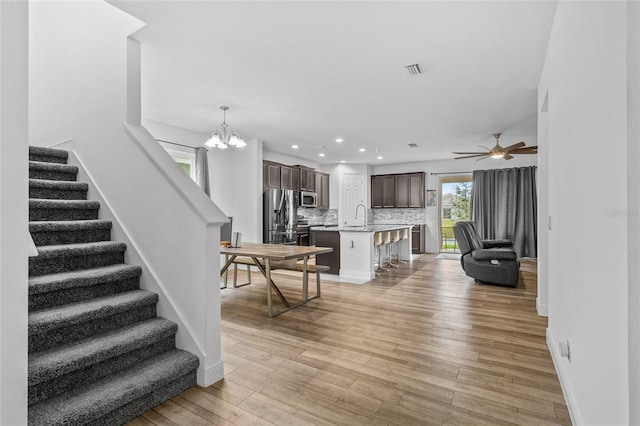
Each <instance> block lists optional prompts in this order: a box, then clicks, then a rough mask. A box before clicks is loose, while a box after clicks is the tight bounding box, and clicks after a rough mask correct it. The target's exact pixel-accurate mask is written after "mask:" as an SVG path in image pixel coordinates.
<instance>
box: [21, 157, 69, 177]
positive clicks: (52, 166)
mask: <svg viewBox="0 0 640 426" xmlns="http://www.w3.org/2000/svg"><path fill="white" fill-rule="evenodd" d="M29 169H30V170H47V171H56V172H62V173H69V174H77V173H78V166H72V165H71V164H61V163H47V162H44V161H33V160H29Z"/></svg>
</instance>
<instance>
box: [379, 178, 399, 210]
mask: <svg viewBox="0 0 640 426" xmlns="http://www.w3.org/2000/svg"><path fill="white" fill-rule="evenodd" d="M395 206H396V177H395V176H383V177H382V207H385V208H389V207H395Z"/></svg>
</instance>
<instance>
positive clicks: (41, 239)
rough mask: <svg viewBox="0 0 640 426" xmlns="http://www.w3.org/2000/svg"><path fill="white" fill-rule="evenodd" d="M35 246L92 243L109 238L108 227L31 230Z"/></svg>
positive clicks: (109, 231)
mask: <svg viewBox="0 0 640 426" xmlns="http://www.w3.org/2000/svg"><path fill="white" fill-rule="evenodd" d="M31 238H33V242H34V243H35V245H36V246H50V245H57V244H77V243H94V242H98V241H109V240H111V230H110V229H91V230H81V231H43V232H31Z"/></svg>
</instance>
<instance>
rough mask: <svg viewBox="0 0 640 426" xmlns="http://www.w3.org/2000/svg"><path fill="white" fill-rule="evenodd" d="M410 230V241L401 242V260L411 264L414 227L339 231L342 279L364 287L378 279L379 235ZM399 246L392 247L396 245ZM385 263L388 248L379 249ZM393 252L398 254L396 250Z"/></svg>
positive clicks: (373, 226) (344, 229)
mask: <svg viewBox="0 0 640 426" xmlns="http://www.w3.org/2000/svg"><path fill="white" fill-rule="evenodd" d="M405 229H406V230H407V231H406V234H407V238H406V239H404V240H400V241H399V242H398V243H397V244H398V246H399V258H400V259H401V260H404V261H407V262H410V261H411V225H369V226H367V227H366V228H364V227H341V228H338V231H340V278H341V279H345V281H349V282H353V283H357V284H363V283H365V282H367V281H370V280H372V279H373V278H375V277H376V272H375V268H376V267H377V263H378V253H377V250H376V247H375V245H374V240H375V234H376V233H379V232H386V231H395V230H400V231H401V232H403V231H402V230H405ZM395 244H396V243H393V245H395ZM393 245H392V246H393ZM380 250H382V258H383V262H384V258H385V253H386V250H387V248H386V246H384V245H382V246H380ZM394 250H398V249H396V248H395V247H394Z"/></svg>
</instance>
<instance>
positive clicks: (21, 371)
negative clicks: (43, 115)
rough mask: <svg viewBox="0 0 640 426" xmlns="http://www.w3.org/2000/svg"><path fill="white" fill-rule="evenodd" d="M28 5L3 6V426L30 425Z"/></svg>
mask: <svg viewBox="0 0 640 426" xmlns="http://www.w3.org/2000/svg"><path fill="white" fill-rule="evenodd" d="M27 13H28V5H27V2H22V1H12V2H6V1H2V2H0V424H2V425H23V424H27V350H28V348H27V315H28V305H27V294H28V288H27V287H28V286H27V279H28V266H27V259H28V257H27V253H28V251H27V241H28V239H29V231H28V224H27V222H28V220H29V219H28V217H29V210H28V202H27V197H28V193H29V187H28V180H27V179H28V172H27V167H26V166H27V162H28V154H27V137H28V127H27V100H28V95H27V93H28V81H27V75H28V73H27V69H28V58H27V51H28V45H27V43H28V15H27Z"/></svg>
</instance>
